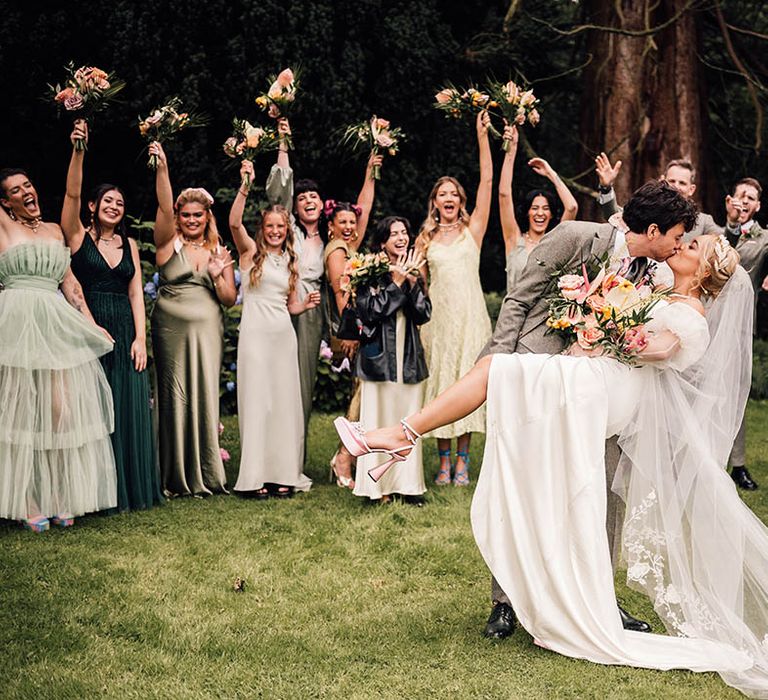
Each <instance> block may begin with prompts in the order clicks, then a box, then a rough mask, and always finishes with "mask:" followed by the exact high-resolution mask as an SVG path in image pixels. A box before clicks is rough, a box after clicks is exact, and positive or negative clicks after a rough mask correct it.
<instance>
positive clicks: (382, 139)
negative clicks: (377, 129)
mask: <svg viewBox="0 0 768 700" xmlns="http://www.w3.org/2000/svg"><path fill="white" fill-rule="evenodd" d="M376 143H377V145H379V146H381V147H382V148H389V147H390V146H393V145H394V144H395V142H394V140H393V139H392V137H391V136H390V135H389V134H379V135H378V136H377V137H376Z"/></svg>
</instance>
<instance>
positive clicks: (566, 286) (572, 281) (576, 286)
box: [557, 275, 584, 301]
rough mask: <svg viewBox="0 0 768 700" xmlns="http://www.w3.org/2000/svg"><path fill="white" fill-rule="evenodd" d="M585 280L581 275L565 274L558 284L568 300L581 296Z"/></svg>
mask: <svg viewBox="0 0 768 700" xmlns="http://www.w3.org/2000/svg"><path fill="white" fill-rule="evenodd" d="M583 281H584V280H583V279H582V278H581V277H580V276H579V275H563V276H562V277H561V278H560V279H559V280H558V281H557V286H558V288H559V289H560V293H561V294H562V295H563V296H564V297H565V298H566V299H568V301H573V300H574V299H576V298H577V297H578V296H579V292H580V291H581V285H582V283H583Z"/></svg>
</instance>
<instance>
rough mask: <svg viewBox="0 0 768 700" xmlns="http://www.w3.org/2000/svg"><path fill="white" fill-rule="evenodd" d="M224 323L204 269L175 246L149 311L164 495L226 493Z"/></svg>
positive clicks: (211, 284) (211, 283) (161, 271)
mask: <svg viewBox="0 0 768 700" xmlns="http://www.w3.org/2000/svg"><path fill="white" fill-rule="evenodd" d="M223 336H224V317H223V314H222V311H221V306H220V304H219V300H218V298H217V296H216V290H215V289H214V286H213V281H212V280H211V276H210V275H209V274H208V272H207V270H204V271H201V272H196V271H195V269H194V268H193V267H192V265H191V264H190V263H189V261H188V260H187V258H186V256H185V255H184V248H183V246H180V245H177V246H176V248H175V249H174V253H173V255H172V256H171V258H170V259H169V260H168V262H167V263H165V264H164V265H161V266H160V285H159V288H158V292H157V302H156V303H155V308H154V310H153V312H152V345H153V348H154V356H155V368H156V371H157V408H158V428H159V429H158V443H159V448H160V473H161V475H162V481H163V491H164V493H165V495H166V496H188V495H195V496H206V495H209V494H211V493H215V492H223V493H226V492H227V491H226V474H225V472H224V463H223V462H222V460H221V452H220V449H219V430H218V428H219V374H220V372H221V362H222V357H223V353H224V339H223Z"/></svg>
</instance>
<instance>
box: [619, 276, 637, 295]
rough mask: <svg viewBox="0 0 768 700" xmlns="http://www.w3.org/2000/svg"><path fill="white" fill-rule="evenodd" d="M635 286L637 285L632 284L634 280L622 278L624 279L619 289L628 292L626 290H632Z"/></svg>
mask: <svg viewBox="0 0 768 700" xmlns="http://www.w3.org/2000/svg"><path fill="white" fill-rule="evenodd" d="M634 288H635V285H634V284H632V282H630V281H629V280H626V279H625V280H622V281H621V282H620V283H619V289H620V290H621V291H622V292H625V293H626V292H631V291H632V290H633V289H634Z"/></svg>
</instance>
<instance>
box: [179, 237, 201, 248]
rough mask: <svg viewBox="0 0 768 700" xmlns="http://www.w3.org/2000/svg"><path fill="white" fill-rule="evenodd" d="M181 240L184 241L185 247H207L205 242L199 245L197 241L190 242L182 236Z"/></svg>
mask: <svg viewBox="0 0 768 700" xmlns="http://www.w3.org/2000/svg"><path fill="white" fill-rule="evenodd" d="M181 240H182V241H184V243H185V245H191V246H192V247H193V248H203V247H204V246H205V241H203V242H202V243H198V242H197V241H191V240H189V238H187V237H185V236H182V237H181Z"/></svg>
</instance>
